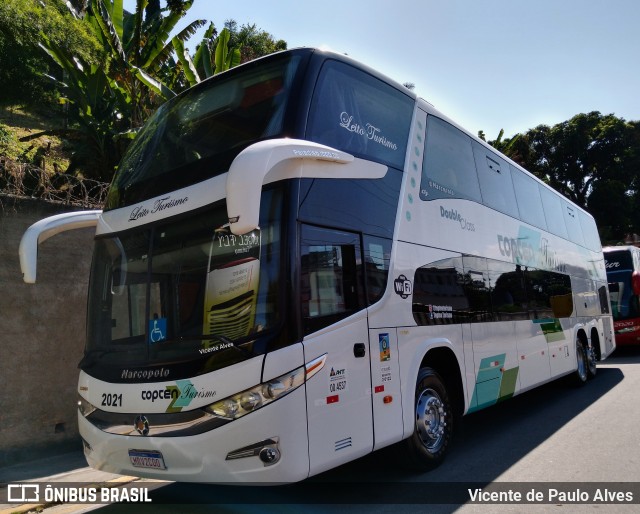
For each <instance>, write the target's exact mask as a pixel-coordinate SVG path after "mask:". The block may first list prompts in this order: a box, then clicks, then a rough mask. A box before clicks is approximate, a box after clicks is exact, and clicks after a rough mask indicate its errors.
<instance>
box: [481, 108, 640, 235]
mask: <svg viewBox="0 0 640 514" xmlns="http://www.w3.org/2000/svg"><path fill="white" fill-rule="evenodd" d="M490 144H493V145H494V146H495V147H496V148H498V149H499V150H501V151H502V152H503V153H505V154H506V155H507V156H509V157H511V158H512V159H513V160H514V161H516V162H518V163H519V164H521V165H522V166H523V167H524V168H525V169H527V170H529V171H530V172H532V173H534V174H535V175H537V176H538V177H539V178H540V179H542V180H543V181H545V182H546V183H548V184H549V185H550V186H551V187H553V188H554V189H556V190H558V191H559V192H561V193H562V194H563V195H565V196H566V197H567V198H569V199H570V200H572V201H574V202H575V203H577V204H578V205H580V206H581V207H584V208H586V209H588V210H589V211H590V212H591V213H592V214H593V215H594V217H595V218H596V222H597V224H598V226H599V227H600V228H601V236H602V238H603V239H604V240H609V239H610V238H611V239H613V240H615V239H619V238H621V237H622V236H623V235H624V234H623V233H628V232H630V231H634V232H640V215H639V214H636V211H637V209H634V208H632V207H631V206H632V205H634V204H635V205H637V203H635V202H636V201H637V200H640V123H639V122H627V121H625V120H624V119H623V118H619V117H616V116H615V115H613V114H607V115H603V114H601V113H599V112H597V111H594V112H590V113H586V114H577V115H576V116H574V117H573V118H571V119H570V120H567V121H565V122H562V123H558V124H556V125H553V126H548V125H539V126H537V127H535V128H533V129H530V130H528V131H527V132H525V133H524V134H516V135H515V136H514V137H512V138H510V139H507V140H502V137H501V135H500V136H499V137H498V138H497V139H496V140H495V141H490Z"/></svg>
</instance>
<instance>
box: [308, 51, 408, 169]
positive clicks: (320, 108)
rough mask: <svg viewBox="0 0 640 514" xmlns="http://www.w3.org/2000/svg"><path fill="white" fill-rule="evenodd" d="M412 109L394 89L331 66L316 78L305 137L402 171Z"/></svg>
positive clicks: (352, 70)
mask: <svg viewBox="0 0 640 514" xmlns="http://www.w3.org/2000/svg"><path fill="white" fill-rule="evenodd" d="M413 106H414V101H413V100H412V99H411V98H410V97H409V96H407V95H405V94H404V93H402V92H401V91H399V90H398V89H396V88H395V87H393V86H391V85H389V84H386V83H384V82H383V81H381V80H379V79H377V78H374V77H372V76H371V75H369V74H367V73H365V72H363V71H360V70H358V69H356V68H353V67H352V66H349V65H347V64H344V63H341V62H338V61H333V60H330V61H327V63H326V64H325V65H324V67H323V69H322V71H321V72H320V77H319V78H318V83H317V86H316V89H315V92H314V95H313V100H312V102H311V109H310V112H309V125H308V127H307V135H306V137H307V138H308V139H310V140H312V141H315V142H317V143H322V144H325V145H328V146H331V147H333V148H337V149H338V150H343V151H345V152H349V153H350V154H353V155H355V156H357V157H362V158H364V159H371V160H374V161H377V162H380V163H382V164H386V165H388V166H391V167H393V168H398V169H403V168H404V159H405V154H406V151H407V139H408V137H409V128H410V125H411V117H412V115H413Z"/></svg>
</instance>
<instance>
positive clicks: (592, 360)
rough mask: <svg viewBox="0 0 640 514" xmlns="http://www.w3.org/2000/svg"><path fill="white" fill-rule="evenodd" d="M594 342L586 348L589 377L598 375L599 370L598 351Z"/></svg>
mask: <svg viewBox="0 0 640 514" xmlns="http://www.w3.org/2000/svg"><path fill="white" fill-rule="evenodd" d="M593 344H594V343H593V342H592V343H591V346H590V347H589V348H587V349H586V352H587V376H588V377H589V378H593V377H595V376H596V373H597V372H598V368H597V367H596V361H597V360H598V359H597V357H596V352H595V349H594V347H593Z"/></svg>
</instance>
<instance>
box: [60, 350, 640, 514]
mask: <svg viewBox="0 0 640 514" xmlns="http://www.w3.org/2000/svg"><path fill="white" fill-rule="evenodd" d="M639 396H640V348H638V349H632V350H627V351H620V350H618V351H617V352H616V353H615V354H614V355H613V356H612V357H610V358H609V359H608V360H607V361H605V362H603V363H599V365H598V374H597V376H596V377H595V378H594V379H593V380H591V381H589V382H588V383H587V384H586V385H585V386H583V387H579V388H575V387H572V386H569V385H567V384H566V382H565V381H562V380H560V381H556V382H553V383H550V384H547V385H545V386H543V387H541V388H538V389H536V390H534V391H530V392H528V393H525V394H523V395H521V396H518V397H516V398H513V399H511V400H509V401H506V402H504V403H501V404H499V405H497V406H495V407H492V408H490V409H486V410H484V411H481V412H478V413H475V414H471V415H469V416H467V417H465V418H464V420H463V426H462V427H461V428H460V430H458V433H457V435H456V438H455V440H454V446H453V448H452V451H451V453H450V454H449V456H448V458H447V460H446V462H445V463H444V464H443V465H442V466H441V467H440V468H438V469H437V470H435V471H432V472H430V473H424V474H415V473H414V472H411V471H408V470H407V469H406V466H405V465H404V460H403V458H402V456H401V452H399V451H398V448H397V447H391V448H386V449H383V450H381V451H379V452H376V453H374V454H371V455H369V456H367V457H364V458H362V459H359V460H358V461H355V462H352V463H349V464H347V465H344V466H342V467H340V468H337V469H334V470H331V471H329V472H326V473H323V474H322V475H319V476H317V477H314V478H312V479H310V480H307V481H305V482H303V483H301V484H294V485H292V486H286V487H268V488H249V489H246V488H243V487H221V486H213V485H196V484H177V483H175V484H174V483H172V484H169V485H166V486H164V487H161V488H159V489H156V490H154V491H152V492H151V498H152V500H153V504H146V505H141V504H132V505H125V504H114V505H110V506H105V507H101V508H98V509H97V510H96V512H99V513H100V514H112V513H121V512H132V513H133V512H135V513H136V514H138V513H140V511H141V510H146V509H148V512H177V511H180V512H234V513H235V512H261V513H262V512H301V511H303V512H319V513H320V512H321V513H325V512H332V513H334V512H339V514H343V513H350V512H367V513H388V512H393V513H394V514H398V513H400V512H461V513H467V512H496V511H499V512H523V511H524V512H558V509H559V508H562V512H563V513H565V512H584V511H585V510H586V511H591V510H597V511H599V512H607V513H609V512H638V511H640V402H639V401H638V399H639ZM634 481H635V483H628V482H634ZM616 482H627V483H626V484H616ZM492 488H493V489H492ZM468 489H471V490H472V491H473V490H475V489H480V490H482V491H483V493H485V497H486V498H488V499H487V501H485V502H483V503H480V504H475V503H472V502H470V493H469V492H468ZM605 489H606V490H607V492H605V491H604V490H605ZM492 490H500V491H502V493H501V494H503V495H508V494H511V495H512V496H511V497H508V496H501V497H498V499H500V498H502V499H504V498H507V500H509V499H513V498H514V496H513V495H515V494H521V495H522V497H523V498H524V499H526V494H527V493H529V494H534V493H535V494H541V495H543V497H544V500H545V501H544V503H540V504H527V505H522V504H520V502H517V501H516V502H509V501H507V503H502V504H498V503H497V502H496V501H494V500H493V499H491V498H489V497H488V495H489V492H490V491H492ZM596 490H600V493H598V494H600V495H606V494H611V493H613V492H617V493H621V494H622V496H623V500H625V501H623V502H622V503H621V504H611V503H608V504H600V503H598V502H593V500H592V499H593V498H594V495H595V494H596ZM531 491H533V493H531ZM563 494H564V495H565V496H561V495H563ZM552 495H553V496H552ZM584 495H587V496H588V498H589V501H588V503H587V504H579V503H577V500H579V499H584V498H585V496H584ZM434 497H435V498H440V499H442V498H445V500H444V501H443V503H444V502H446V504H434V503H433V498H434ZM630 497H632V500H633V502H634V503H633V504H628V502H627V504H625V502H626V500H629V498H630ZM494 498H495V497H494ZM549 499H552V500H553V501H552V502H551V503H549V502H548V501H547V500H549ZM560 505H561V506H562V507H560ZM94 508H95V507H94ZM52 514H54V513H53V512H52Z"/></svg>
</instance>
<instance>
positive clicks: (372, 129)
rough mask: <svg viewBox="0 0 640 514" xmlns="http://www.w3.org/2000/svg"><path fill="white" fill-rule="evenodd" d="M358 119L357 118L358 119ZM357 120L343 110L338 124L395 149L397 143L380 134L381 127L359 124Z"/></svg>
mask: <svg viewBox="0 0 640 514" xmlns="http://www.w3.org/2000/svg"><path fill="white" fill-rule="evenodd" d="M358 121H359V120H358ZM358 121H354V119H353V116H352V115H351V114H349V113H348V112H345V111H343V112H342V113H341V114H340V126H341V127H342V128H343V129H345V130H348V131H349V132H353V133H355V134H358V135H360V136H363V137H366V138H367V139H370V140H371V141H373V142H375V143H378V144H379V145H382V146H384V147H386V148H389V149H390V150H397V149H398V145H397V144H396V143H394V142H393V141H389V140H388V139H387V138H386V137H384V136H383V135H382V129H380V128H378V127H376V126H375V125H372V124H371V123H364V124H360V123H358Z"/></svg>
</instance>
